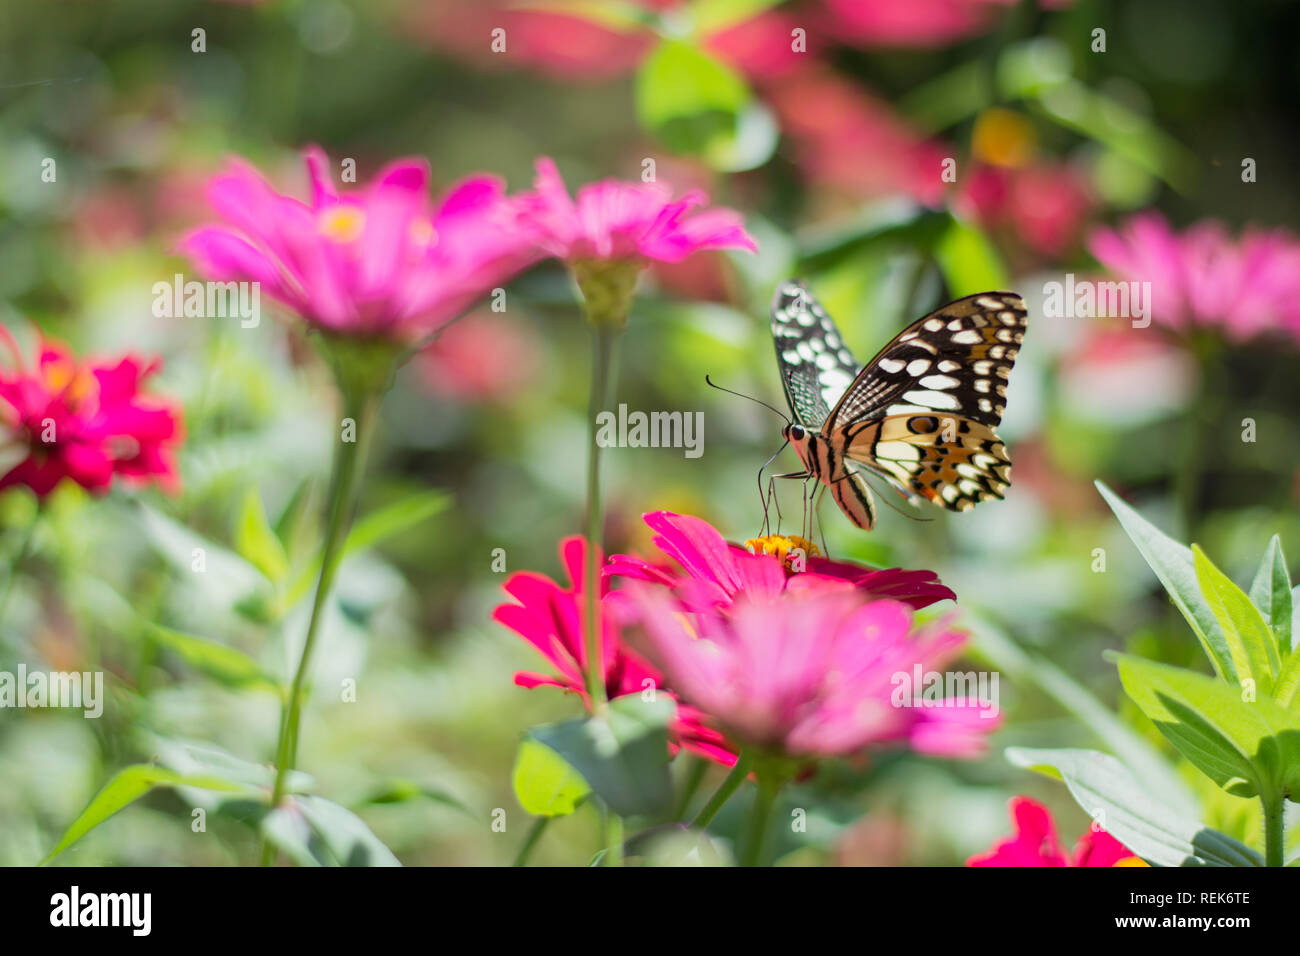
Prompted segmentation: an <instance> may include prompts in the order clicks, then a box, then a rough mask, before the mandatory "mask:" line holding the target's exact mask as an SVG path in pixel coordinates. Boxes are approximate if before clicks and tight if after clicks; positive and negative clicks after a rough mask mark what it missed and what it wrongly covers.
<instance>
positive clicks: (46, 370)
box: [41, 361, 95, 405]
mask: <svg viewBox="0 0 1300 956" xmlns="http://www.w3.org/2000/svg"><path fill="white" fill-rule="evenodd" d="M41 374H42V375H43V377H44V379H45V386H46V388H48V389H49V390H50V391H51V392H56V393H61V394H62V395H63V397H64V399H65V400H66V401H67V403H68V404H69V405H77V404H79V403H80V402H81V400H82V399H84V398H85V397H86V396H87V395H89V394H90V393H91V392H92V391H93V390H94V388H95V377H94V376H93V375H91V374H90V372H88V371H87V370H86V369H83V368H78V367H77V366H76V364H75V363H73V362H65V361H58V362H50V363H47V364H46V365H45V366H44V367H43V368H42V370H41Z"/></svg>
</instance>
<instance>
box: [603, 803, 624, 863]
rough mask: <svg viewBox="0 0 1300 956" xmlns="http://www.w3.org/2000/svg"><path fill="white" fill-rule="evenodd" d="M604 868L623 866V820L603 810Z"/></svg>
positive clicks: (608, 809) (608, 810)
mask: <svg viewBox="0 0 1300 956" xmlns="http://www.w3.org/2000/svg"><path fill="white" fill-rule="evenodd" d="M603 865H604V866H622V865H623V818H622V817H620V816H619V815H618V814H617V813H615V812H614V811H613V810H611V809H610V808H609V807H606V808H605V861H604V864H603Z"/></svg>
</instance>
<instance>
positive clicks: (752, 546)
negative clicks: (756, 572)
mask: <svg viewBox="0 0 1300 956" xmlns="http://www.w3.org/2000/svg"><path fill="white" fill-rule="evenodd" d="M745 548H746V549H747V550H749V551H750V552H751V553H753V554H770V555H773V556H774V557H777V558H780V559H781V561H782V562H784V564H785V566H786V570H793V568H792V567H791V565H792V563H793V562H794V560H795V558H796V557H800V556H802V557H803V558H811V557H813V556H814V555H818V554H821V551H820V550H818V548H817V545H815V544H813V543H812V542H811V541H809V540H808V539H807V538H801V537H799V536H798V535H797V534H788V535H787V534H770V535H767V536H766V537H763V538H747V539H746V540H745ZM796 552H798V553H796ZM799 570H803V569H802V568H800V569H799Z"/></svg>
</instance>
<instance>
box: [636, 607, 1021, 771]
mask: <svg viewBox="0 0 1300 956" xmlns="http://www.w3.org/2000/svg"><path fill="white" fill-rule="evenodd" d="M630 590H632V592H633V593H632V600H633V602H634V604H635V607H636V608H637V616H638V619H639V621H640V622H641V624H642V629H641V631H640V634H641V638H640V639H639V640H636V641H635V642H634V646H636V647H638V648H640V649H642V650H643V651H644V653H645V655H646V657H647V658H649V660H650V661H651V662H652V663H654V664H656V665H657V666H659V667H660V668H661V669H662V670H663V672H664V676H665V678H666V679H667V681H668V683H669V686H671V687H672V688H673V689H674V691H675V692H676V693H677V694H678V695H679V697H680V699H681V700H682V701H684V702H686V703H689V704H690V705H692V706H693V707H696V708H698V709H699V710H700V711H702V712H703V713H705V714H707V715H708V716H709V717H710V718H711V719H713V720H714V721H716V722H717V724H718V726H720V727H721V728H722V729H723V731H724V732H725V733H726V734H727V736H728V737H729V738H730V739H732V740H735V741H736V742H737V743H738V744H740V745H741V746H742V747H747V748H755V749H757V750H759V751H761V752H764V753H769V754H773V753H775V754H781V755H784V756H786V757H790V758H793V759H795V760H803V759H807V758H818V757H836V756H847V755H850V754H854V753H857V752H859V751H861V750H863V749H864V748H866V747H868V746H871V745H875V744H887V743H902V744H905V745H907V746H909V747H911V748H912V749H914V750H916V751H919V752H922V753H928V754H936V755H942V756H949V757H962V756H973V755H976V754H978V753H980V752H982V750H983V749H984V746H985V739H986V736H987V734H988V733H989V732H990V731H991V730H993V729H994V727H995V726H996V724H997V720H996V719H995V717H996V713H995V711H994V710H993V709H992V707H991V706H990V705H988V704H985V703H982V702H980V701H978V700H976V699H974V698H949V699H947V700H935V701H927V702H925V706H912V705H913V704H915V703H916V701H915V700H914V699H913V698H912V696H911V695H907V694H905V693H903V694H900V688H901V687H903V686H904V683H905V682H908V681H910V680H911V677H912V675H913V674H914V673H915V672H916V670H917V669H919V670H920V671H922V672H924V673H929V672H933V671H935V670H937V669H939V668H941V667H942V666H943V665H944V664H945V663H946V662H947V661H949V660H950V659H951V658H952V657H954V656H955V655H956V654H957V652H958V651H959V650H960V648H961V646H962V645H963V644H964V643H965V640H966V638H965V635H963V634H960V633H958V632H955V631H952V630H949V629H948V628H947V627H946V626H944V625H938V626H934V627H931V628H928V629H925V630H922V631H915V630H914V629H913V626H912V612H911V610H909V609H908V607H907V606H906V605H904V604H902V603H900V602H898V601H890V600H878V601H867V602H865V603H864V602H863V600H862V598H861V597H860V596H859V595H857V594H854V593H852V592H849V591H838V592H823V591H817V590H812V591H803V592H799V591H789V592H786V593H785V595H784V596H783V597H782V599H781V600H778V601H757V600H753V599H751V598H749V597H745V598H743V599H742V600H739V601H737V602H736V603H734V604H732V605H731V606H730V607H728V608H727V611H726V613H725V614H722V613H703V614H697V615H694V616H687V615H685V614H683V613H682V606H681V605H680V604H678V602H677V601H675V600H673V598H671V597H670V596H669V595H668V594H667V593H665V592H664V591H662V590H660V589H656V588H648V587H645V586H636V587H634V588H632V589H630ZM900 698H901V699H900Z"/></svg>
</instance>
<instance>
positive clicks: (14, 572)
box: [0, 501, 44, 621]
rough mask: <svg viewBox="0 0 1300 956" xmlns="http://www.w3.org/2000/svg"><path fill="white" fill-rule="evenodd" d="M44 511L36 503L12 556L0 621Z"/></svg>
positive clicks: (0, 595) (0, 598)
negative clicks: (20, 540)
mask: <svg viewBox="0 0 1300 956" xmlns="http://www.w3.org/2000/svg"><path fill="white" fill-rule="evenodd" d="M43 511H44V503H43V502H41V501H38V502H37V504H36V510H35V511H33V512H32V520H31V521H29V522H28V523H27V530H26V531H24V532H23V540H22V542H21V543H20V544H19V545H18V553H17V554H15V555H14V559H13V561H11V562H10V564H9V577H8V579H7V580H6V581H5V589H4V591H2V592H0V621H2V620H4V613H5V608H7V607H8V606H9V595H10V594H12V593H13V590H14V584H15V583H16V582H17V581H18V575H19V573H20V572H21V571H22V570H23V566H24V565H25V564H26V563H27V557H28V555H30V554H31V553H32V542H33V541H34V540H35V539H36V526H37V525H38V524H40V523H41V513H42V512H43Z"/></svg>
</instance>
